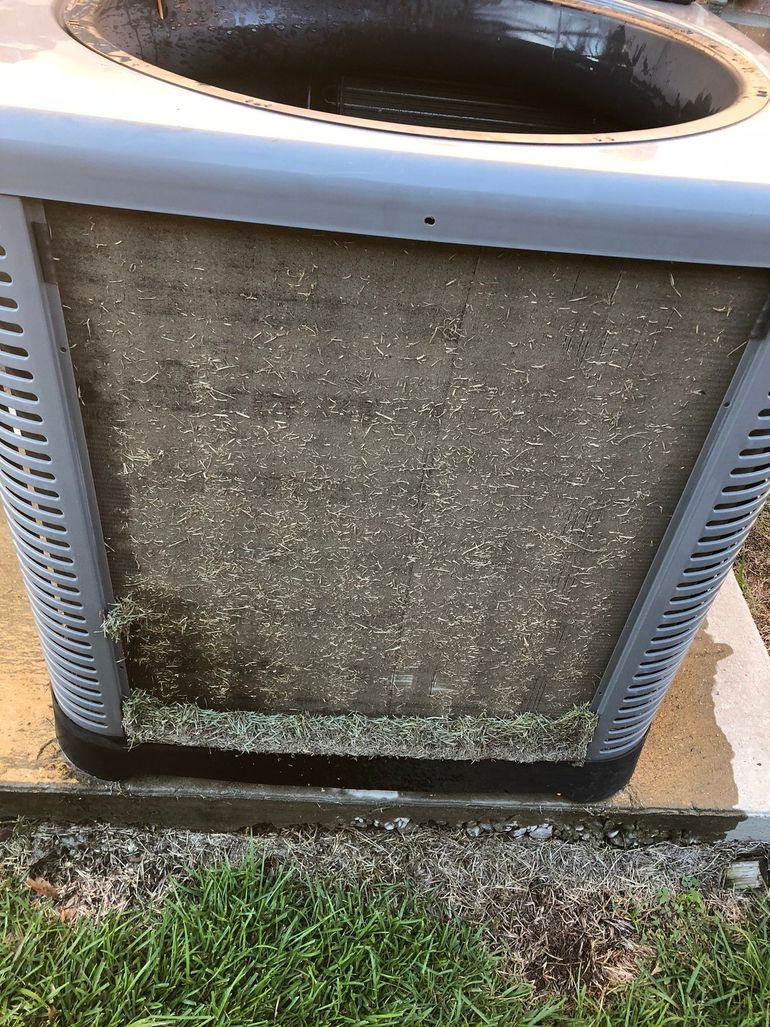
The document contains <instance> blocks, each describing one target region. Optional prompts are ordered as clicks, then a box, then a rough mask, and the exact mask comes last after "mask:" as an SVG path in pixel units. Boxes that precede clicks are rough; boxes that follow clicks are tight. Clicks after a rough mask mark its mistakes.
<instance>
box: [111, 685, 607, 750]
mask: <svg viewBox="0 0 770 1027" xmlns="http://www.w3.org/2000/svg"><path fill="white" fill-rule="evenodd" d="M123 719H124V727H125V731H126V735H127V737H128V739H129V742H130V743H131V744H133V745H138V744H140V743H141V742H164V743H167V744H171V745H194V746H206V747H208V748H211V749H224V750H232V751H237V752H250V753H260V752H272V753H298V754H299V753H301V754H303V755H308V756H320V755H327V756H332V755H333V756H343V755H344V756H406V757H414V758H417V759H443V760H484V759H498V760H515V761H517V762H520V763H534V762H536V761H537V760H551V761H557V760H563V761H566V762H570V763H580V762H582V761H583V760H585V757H586V753H587V751H588V745H589V742H590V741H591V737H592V735H593V732H594V728H595V726H596V714H594V713H592V712H591V710H590V709H589V708H588V707H587V706H579V707H575V708H574V709H571V710H568V711H567V712H566V713H564V714H562V715H561V716H559V717H546V716H544V715H543V714H541V713H521V714H519V715H517V716H515V717H510V718H500V717H485V716H471V715H464V716H456V717H446V716H442V717H366V716H364V715H363V714H360V713H346V714H322V713H258V712H252V711H250V710H224V711H219V710H209V709H203V708H202V707H200V706H196V705H194V704H192V703H167V704H166V703H161V702H159V701H158V700H157V699H155V698H153V697H152V696H151V695H149V694H148V693H147V692H143V691H135V692H134V693H132V695H131V696H130V697H129V699H128V700H127V701H126V702H125V704H124V706H123Z"/></svg>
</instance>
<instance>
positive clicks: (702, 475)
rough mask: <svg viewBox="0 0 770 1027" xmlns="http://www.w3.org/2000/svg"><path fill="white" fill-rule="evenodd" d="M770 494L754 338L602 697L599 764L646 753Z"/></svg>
mask: <svg viewBox="0 0 770 1027" xmlns="http://www.w3.org/2000/svg"><path fill="white" fill-rule="evenodd" d="M769 493H770V337H769V338H765V339H761V340H752V341H751V342H750V343H749V345H748V347H747V349H746V353H745V355H744V357H743V359H742V361H741V364H740V366H739V368H738V371H737V373H736V376H735V379H734V381H733V383H732V385H731V387H730V389H729V390H728V393H727V395H726V397H725V401H724V404H723V406H722V408H721V411H720V413H719V414H718V415H717V418H716V421H715V423H714V426H713V428H712V430H711V432H710V434H709V436H708V438H707V440H706V443H705V445H704V448H703V453H702V454H701V457H700V459H699V460H698V463H697V464H696V466H695V469H694V470H693V473H692V476H691V478H690V481H689V482H688V485H687V488H686V489H685V492H684V494H683V496H682V500H681V502H680V503H679V506H678V507H677V510H676V512H675V513H674V516H673V518H672V521H671V526H670V528H669V531H668V533H667V535H666V536H665V538H664V539H663V542H662V544H661V547H660V550H659V553H658V556H657V558H656V560H655V562H654V563H653V566H652V568H651V570H650V573H649V575H648V577H647V580H646V581H645V584H644V587H643V589H642V591H641V593H640V597H639V600H638V601H637V604H636V606H635V607H634V610H633V611H632V612H631V616H630V617H629V621H628V624H627V626H626V629H625V631H624V632H623V634H622V635H621V638H620V640H619V642H618V645H617V648H616V650H615V653H614V654H613V657H612V659H611V661H610V664H609V666H608V668H607V672H606V674H605V676H604V679H603V681H602V685H601V686H600V689H599V692H598V703H599V705H598V712H599V714H600V721H599V725H598V728H597V732H596V736H595V739H594V743H593V746H592V751H591V757H592V758H593V759H615V758H618V757H620V756H622V755H623V754H624V753H627V752H629V751H630V750H631V749H633V748H634V747H635V746H637V745H638V744H639V743H640V742H641V741H642V739H643V738H644V735H645V733H646V731H647V730H648V728H649V726H650V724H651V723H652V719H653V717H654V715H655V712H656V710H657V709H658V706H659V705H660V703H661V702H662V700H663V697H664V695H665V694H666V691H667V689H668V687H669V685H670V684H671V682H672V680H673V678H674V675H675V674H676V672H677V670H678V669H679V666H680V664H681V662H682V660H683V658H684V656H685V653H686V652H687V649H688V648H689V646H690V643H691V642H692V640H693V638H694V637H695V635H696V633H697V631H698V628H699V627H700V625H701V623H702V621H703V619H704V617H705V616H706V614H707V613H708V610H709V608H710V606H711V603H712V602H713V600H714V598H715V596H716V594H717V592H718V590H719V586H720V585H721V584H722V581H723V580H724V578H725V577H726V575H727V574H729V572H730V569H731V568H732V566H733V563H734V561H735V558H736V556H737V555H738V553H739V551H740V548H741V546H742V544H743V542H744V540H745V539H746V536H747V535H748V533H749V531H750V530H751V526H752V525H753V523H754V521H755V520H756V518H757V516H758V514H759V512H760V510H761V509H762V506H763V504H764V502H765V500H766V499H767V496H768V494H769Z"/></svg>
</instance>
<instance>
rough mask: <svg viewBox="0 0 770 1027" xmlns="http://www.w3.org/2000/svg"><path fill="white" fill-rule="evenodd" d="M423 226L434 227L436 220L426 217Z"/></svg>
mask: <svg viewBox="0 0 770 1027" xmlns="http://www.w3.org/2000/svg"><path fill="white" fill-rule="evenodd" d="M425 224H426V225H435V224H436V219H435V218H433V217H430V216H428V217H427V218H425Z"/></svg>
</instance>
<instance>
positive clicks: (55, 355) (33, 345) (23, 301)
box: [0, 197, 122, 735]
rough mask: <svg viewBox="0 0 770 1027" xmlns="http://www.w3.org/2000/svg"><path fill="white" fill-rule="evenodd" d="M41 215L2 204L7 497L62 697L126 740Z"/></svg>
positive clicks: (100, 560)
mask: <svg viewBox="0 0 770 1027" xmlns="http://www.w3.org/2000/svg"><path fill="white" fill-rule="evenodd" d="M34 217H35V212H34V208H33V207H32V206H30V207H29V208H25V205H24V203H23V202H22V201H21V200H19V199H17V198H15V197H0V495H2V499H3V505H4V507H5V511H6V514H7V516H8V520H9V524H10V529H11V533H12V536H13V539H14V543H15V546H16V551H17V553H18V556H19V561H20V563H21V568H22V574H23V577H24V581H25V584H26V587H27V592H28V594H29V599H30V603H31V606H32V611H33V614H34V617H35V622H36V624H37V628H38V632H39V635H40V642H41V645H42V648H43V653H44V655H45V659H46V663H47V666H48V671H49V674H50V676H51V683H52V686H53V691H54V695H55V696H56V700H57V702H58V703H59V705H60V706H61V708H62V710H63V711H64V712H65V713H66V714H67V716H68V717H70V718H71V719H72V720H73V721H75V722H76V723H77V724H80V725H81V726H82V727H85V728H87V729H89V730H91V731H97V732H100V733H102V734H110V735H119V734H121V733H122V729H121V721H120V696H121V690H122V681H121V674H120V668H119V666H118V664H117V662H116V654H115V651H114V649H113V646H112V644H111V643H110V642H108V641H107V640H106V639H105V638H104V636H103V634H102V633H101V630H100V625H101V622H102V618H103V611H104V609H105V608H106V606H107V605H108V604H109V601H110V591H109V578H108V574H107V569H106V562H105V559H104V555H103V548H104V546H103V542H102V540H101V536H100V533H99V528H98V519H97V517H96V516H95V507H94V505H93V499H92V495H93V485H92V482H91V479H90V473H89V471H88V467H87V463H86V461H85V460H84V459H83V453H84V449H83V442H82V425H81V424H80V416H79V413H78V407H77V395H76V391H75V386H74V380H73V376H72V368H71V365H70V358H69V352H68V348H67V345H66V338H65V334H64V328H63V325H62V324H61V321H60V308H59V304H58V299H57V297H56V289H55V286H52V285H50V284H46V282H45V281H44V280H43V276H44V269H43V268H42V267H41V262H40V261H39V259H38V255H37V250H36V247H35V244H34V231H33V221H32V219H33V218H34ZM36 227H37V228H39V229H43V230H45V226H44V225H43V224H42V222H41V223H39V224H38V225H37V226H36ZM51 300H53V301H54V302H51Z"/></svg>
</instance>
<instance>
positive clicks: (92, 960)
mask: <svg viewBox="0 0 770 1027" xmlns="http://www.w3.org/2000/svg"><path fill="white" fill-rule="evenodd" d="M636 926H637V928H638V929H639V931H640V933H641V934H642V936H643V940H644V941H645V942H646V944H647V946H648V949H647V952H648V957H649V958H648V964H647V967H646V968H642V969H640V973H639V976H638V977H637V978H636V979H635V980H634V981H632V982H631V983H630V984H629V985H628V986H626V987H625V988H624V989H623V990H620V991H617V992H615V993H612V994H611V995H609V996H604V997H602V996H596V995H588V994H587V993H586V992H585V990H584V989H581V987H580V982H577V983H576V987H575V989H574V991H573V993H572V994H570V995H566V996H553V997H548V996H539V997H536V996H533V995H532V994H531V991H530V989H529V987H528V986H526V985H524V984H523V983H522V982H517V981H511V980H510V979H509V978H508V979H506V977H505V976H504V975H503V974H502V973H501V971H500V967H499V966H498V965H497V964H496V962H495V960H494V958H493V957H492V956H491V955H490V954H489V953H488V951H487V950H486V949H485V947H484V945H483V943H482V941H481V939H480V937H479V935H478V934H477V932H476V931H475V930H474V929H472V928H471V927H469V926H468V925H466V924H463V923H462V922H459V921H456V920H448V921H447V920H443V921H442V920H439V919H438V918H437V917H436V916H435V915H434V914H433V913H432V912H431V911H430V910H429V909H428V908H427V907H426V906H425V905H424V904H422V903H421V902H420V901H418V900H417V899H415V898H413V897H410V896H409V894H408V893H405V892H403V891H401V890H397V889H394V888H393V887H387V888H374V887H371V888H348V889H346V890H343V889H341V888H340V889H334V888H333V887H330V886H326V885H322V884H320V883H312V882H307V881H304V880H302V879H300V878H299V877H298V876H297V875H296V874H288V875H287V874H286V873H280V874H279V873H275V872H273V871H272V870H270V869H268V868H266V867H265V866H264V865H263V864H260V863H258V862H255V861H254V860H251V861H247V862H246V863H244V864H243V865H241V866H238V867H232V866H224V867H222V866H219V867H217V868H214V869H211V868H209V869H201V870H198V871H196V872H195V874H194V875H193V877H192V879H191V881H190V882H189V883H187V884H179V883H177V884H175V885H174V886H173V887H172V890H171V892H170V894H169V895H168V896H167V898H166V899H165V900H164V901H163V902H162V903H161V904H158V905H149V906H138V907H136V908H134V909H129V910H125V911H121V912H112V913H109V914H107V915H105V916H103V917H101V918H98V919H93V918H90V917H86V916H83V917H80V918H78V919H77V920H75V921H74V922H69V923H68V922H62V920H61V919H60V918H59V917H58V915H57V913H56V910H55V908H54V907H53V905H52V904H51V903H50V901H49V900H41V901H38V902H32V903H31V902H30V899H29V896H28V894H26V892H24V890H23V889H22V888H21V887H20V886H19V884H18V882H5V883H4V884H3V886H2V888H1V889H0V929H1V930H2V940H1V942H0V1024H2V1027H38V1025H40V1027H42V1025H46V1027H48V1025H51V1024H53V1025H62V1027H166V1025H168V1027H171V1025H189V1027H193V1025H194V1027H203V1025H210V1027H220V1025H222V1027H258V1025H262V1024H264V1025H268V1024H279V1025H282V1027H337V1025H346V1027H354V1025H355V1027H364V1025H367V1027H368V1025H371V1027H375V1025H377V1027H379V1025H388V1024H398V1025H403V1027H412V1025H414V1027H417V1025H418V1024H419V1025H423V1024H424V1025H429V1027H445V1025H455V1024H457V1025H461V1024H467V1025H474V1027H476V1025H478V1027H482V1025H493V1027H534V1025H535V1024H540V1025H543V1027H548V1025H571V1027H642V1025H644V1027H760V1025H761V1027H767V1025H768V1024H770V937H769V935H768V910H767V907H766V906H764V905H761V904H756V906H755V907H754V909H753V911H752V912H751V913H750V914H749V915H748V916H746V917H745V918H743V919H742V920H741V921H740V922H739V923H737V924H733V923H730V922H729V921H728V920H727V919H726V918H725V917H724V916H723V915H722V914H721V913H719V912H718V911H715V910H713V909H709V908H707V906H706V905H705V904H704V902H703V900H702V899H701V897H700V896H699V895H698V894H697V893H696V892H692V893H689V894H687V895H685V896H684V898H680V899H677V900H671V899H668V898H666V897H665V896H663V897H662V898H661V901H660V902H659V903H658V904H657V905H656V906H655V907H654V908H653V909H652V910H648V911H646V912H644V913H641V912H639V913H638V922H637V924H636Z"/></svg>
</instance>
